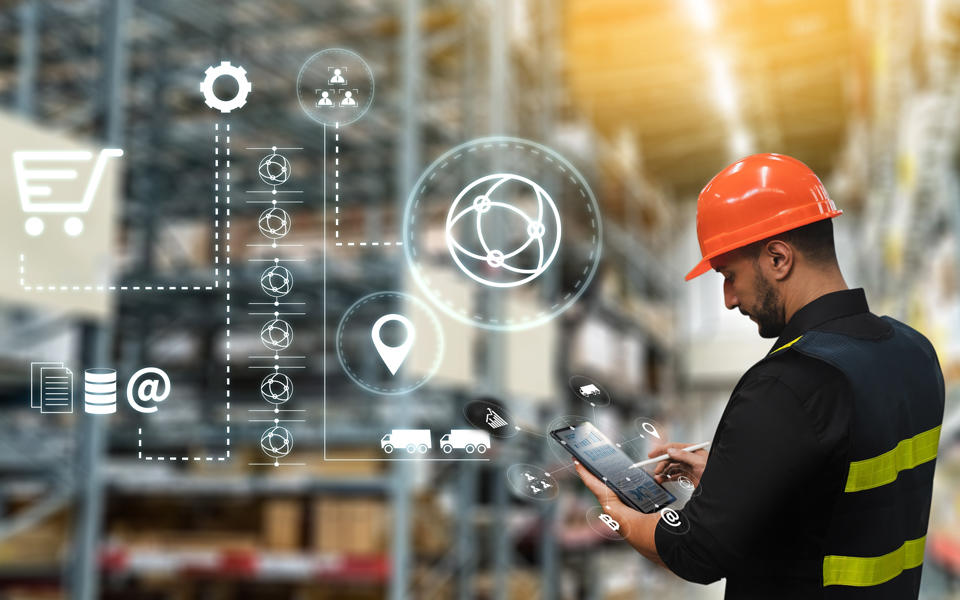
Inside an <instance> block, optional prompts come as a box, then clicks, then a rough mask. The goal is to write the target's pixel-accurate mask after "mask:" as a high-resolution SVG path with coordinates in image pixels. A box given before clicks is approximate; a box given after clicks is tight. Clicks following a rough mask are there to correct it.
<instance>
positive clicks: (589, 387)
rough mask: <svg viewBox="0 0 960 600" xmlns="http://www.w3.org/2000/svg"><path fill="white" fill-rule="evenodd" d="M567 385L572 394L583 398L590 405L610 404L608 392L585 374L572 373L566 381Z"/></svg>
mask: <svg viewBox="0 0 960 600" xmlns="http://www.w3.org/2000/svg"><path fill="white" fill-rule="evenodd" d="M567 385H569V386H570V391H572V392H573V395H574V396H576V397H577V398H579V399H581V400H583V401H584V402H586V403H587V404H589V405H590V406H609V405H610V394H608V393H607V391H606V390H605V389H603V388H602V387H600V384H599V383H597V381H596V380H594V379H591V378H589V377H587V376H586V375H574V376H573V377H571V378H570V380H569V381H568V382H567Z"/></svg>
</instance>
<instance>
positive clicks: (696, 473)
mask: <svg viewBox="0 0 960 600" xmlns="http://www.w3.org/2000/svg"><path fill="white" fill-rule="evenodd" d="M692 445H693V444H684V443H680V442H672V443H670V444H661V445H659V446H656V447H654V448H653V449H652V450H651V451H650V453H649V454H647V457H648V458H653V457H654V456H659V455H661V454H669V455H670V458H669V459H668V460H662V461H660V462H659V463H657V467H656V468H655V469H654V470H653V476H654V479H656V480H657V483H663V482H664V481H665V480H666V479H667V477H666V474H667V473H670V472H672V471H676V470H681V471H683V472H684V473H683V474H684V475H686V476H687V477H689V478H690V479H691V481H693V485H695V486H697V485H700V476H701V475H703V469H704V468H706V466H707V458H708V455H707V451H706V450H704V449H703V448H701V449H700V450H694V451H693V452H686V451H684V450H683V448H687V447H689V446H692Z"/></svg>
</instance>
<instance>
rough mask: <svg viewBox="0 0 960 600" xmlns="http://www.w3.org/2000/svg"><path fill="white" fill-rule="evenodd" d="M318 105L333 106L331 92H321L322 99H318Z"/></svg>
mask: <svg viewBox="0 0 960 600" xmlns="http://www.w3.org/2000/svg"><path fill="white" fill-rule="evenodd" d="M317 106H333V100H331V99H330V92H327V91H324V92H320V99H319V100H317Z"/></svg>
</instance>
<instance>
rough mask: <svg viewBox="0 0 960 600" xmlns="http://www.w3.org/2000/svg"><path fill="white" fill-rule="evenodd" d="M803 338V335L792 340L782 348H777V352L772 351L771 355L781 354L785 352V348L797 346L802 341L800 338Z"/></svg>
mask: <svg viewBox="0 0 960 600" xmlns="http://www.w3.org/2000/svg"><path fill="white" fill-rule="evenodd" d="M802 337H803V336H802V335H801V336H799V337H797V338H796V339H793V340H790V341H789V342H787V343H786V344H784V345H782V346H780V347H779V348H777V349H776V350H771V351H770V354H774V353H775V352H780V351H781V350H783V349H784V348H789V347H790V346H792V345H794V344H796V343H797V342H798V341H799V340H800V338H802Z"/></svg>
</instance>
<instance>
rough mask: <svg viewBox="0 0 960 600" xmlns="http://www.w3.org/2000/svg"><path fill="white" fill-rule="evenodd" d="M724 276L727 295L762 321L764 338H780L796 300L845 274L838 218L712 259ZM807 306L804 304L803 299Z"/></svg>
mask: <svg viewBox="0 0 960 600" xmlns="http://www.w3.org/2000/svg"><path fill="white" fill-rule="evenodd" d="M710 266H711V267H713V269H714V270H715V271H717V272H718V273H720V274H721V275H723V299H724V304H725V305H726V307H727V308H729V309H731V310H732V309H734V308H736V309H739V311H740V313H741V314H744V315H746V316H748V317H750V319H751V320H752V321H754V322H755V323H756V324H757V327H758V328H759V333H760V336H761V337H765V338H774V337H778V336H779V335H780V333H781V332H782V331H783V328H784V326H785V325H786V324H787V320H788V319H789V317H790V316H791V315H792V313H793V311H794V310H796V305H797V302H796V299H798V298H805V297H807V296H809V295H810V293H811V290H812V289H815V288H817V287H819V286H821V285H823V284H824V282H826V281H829V280H836V279H837V278H839V277H840V267H839V265H838V264H837V254H836V250H835V247H834V242H833V221H832V220H830V219H825V220H822V221H815V222H813V223H810V224H809V225H804V226H802V227H798V228H796V229H791V230H789V231H785V232H783V233H778V234H776V235H773V236H770V237H768V238H766V239H763V240H760V241H758V242H753V243H752V244H748V245H746V246H744V247H742V248H737V249H736V250H732V251H730V252H726V253H724V254H721V255H720V256H717V257H715V258H712V259H710ZM801 305H802V304H801Z"/></svg>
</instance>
